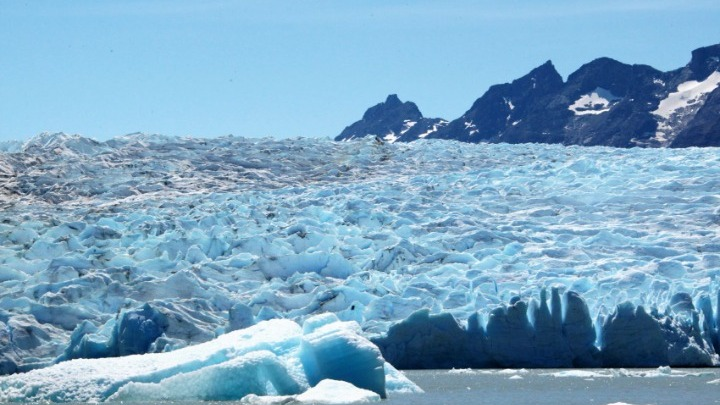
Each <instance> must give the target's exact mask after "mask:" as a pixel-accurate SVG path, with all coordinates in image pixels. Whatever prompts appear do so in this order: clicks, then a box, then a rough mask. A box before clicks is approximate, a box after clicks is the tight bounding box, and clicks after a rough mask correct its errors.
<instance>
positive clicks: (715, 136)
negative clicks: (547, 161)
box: [335, 44, 720, 148]
mask: <svg viewBox="0 0 720 405" xmlns="http://www.w3.org/2000/svg"><path fill="white" fill-rule="evenodd" d="M398 106H404V107H403V108H399V107H398ZM371 110H372V114H368V113H369V112H371ZM410 123H411V125H409V126H408V124H410ZM368 135H374V136H378V137H380V138H381V139H383V140H385V141H388V142H410V141H414V140H417V139H421V138H428V139H452V140H458V141H462V142H471V143H479V142H489V143H498V142H505V143H560V144H565V145H585V146H614V147H626V148H627V147H636V146H639V147H689V146H720V44H717V45H710V46H706V47H702V48H698V49H695V50H693V51H692V53H691V58H690V61H689V62H688V64H687V65H685V66H684V67H681V68H678V69H675V70H671V71H668V72H663V71H660V70H658V69H655V68H653V67H652V66H648V65H643V64H626V63H623V62H620V61H617V60H615V59H612V58H609V57H600V58H597V59H594V60H592V61H590V62H588V63H585V64H583V65H582V66H580V67H579V68H578V69H577V70H576V71H574V72H572V73H571V74H570V75H568V78H567V80H563V78H562V76H561V75H560V74H559V73H558V72H557V70H556V69H555V67H554V66H553V64H552V61H550V60H548V61H546V62H545V63H543V64H541V65H540V66H538V67H536V68H534V69H532V70H531V71H530V72H529V73H528V74H526V75H524V76H522V77H520V78H518V79H516V80H513V81H512V82H510V83H503V84H496V85H492V86H490V88H489V89H488V90H487V91H486V92H485V93H484V94H483V95H481V96H480V97H479V98H477V99H476V100H475V102H473V104H472V106H471V107H470V109H468V110H467V111H466V112H465V113H464V114H463V115H461V116H460V117H459V118H456V119H454V120H450V121H447V120H444V119H442V118H427V117H424V116H422V114H421V113H420V110H419V108H418V107H417V105H416V104H415V103H413V102H410V101H406V102H404V103H403V102H402V101H400V99H399V98H398V97H397V95H395V94H392V95H391V96H388V99H387V100H386V102H385V103H380V104H377V105H375V106H373V107H371V108H370V109H368V111H367V112H366V114H365V115H363V118H362V119H361V120H359V121H357V122H355V123H353V124H351V125H350V126H348V127H346V128H345V129H344V130H343V131H342V132H341V133H340V134H339V135H338V136H337V137H335V140H336V141H344V140H350V139H355V138H359V137H364V136H368Z"/></svg>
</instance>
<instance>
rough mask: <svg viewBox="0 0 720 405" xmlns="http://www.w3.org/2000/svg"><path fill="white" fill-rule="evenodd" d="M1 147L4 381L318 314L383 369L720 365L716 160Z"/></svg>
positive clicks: (584, 153)
mask: <svg viewBox="0 0 720 405" xmlns="http://www.w3.org/2000/svg"><path fill="white" fill-rule="evenodd" d="M3 150H6V152H3V153H0V201H1V204H2V214H1V215H2V218H0V372H2V373H4V374H9V373H15V372H25V371H28V370H32V369H36V368H42V367H46V366H48V365H51V364H55V363H60V364H62V363H64V362H66V361H68V360H71V359H77V358H105V357H112V356H124V355H129V354H140V353H160V352H167V351H174V350H179V349H181V348H183V347H185V346H187V345H190V344H197V343H201V342H207V341H211V340H213V339H215V338H216V337H218V336H221V335H223V334H226V333H228V332H231V331H236V330H240V329H243V328H246V327H248V326H251V325H253V324H255V323H257V322H261V321H263V320H268V319H273V318H289V319H292V320H295V321H298V322H302V321H304V320H305V319H306V318H308V317H310V316H312V315H314V314H318V313H323V312H332V313H335V314H336V315H337V316H338V317H339V318H340V319H342V320H345V321H357V322H358V323H359V324H360V325H361V327H362V330H363V333H364V334H365V336H367V337H370V338H372V340H373V341H374V342H375V343H376V344H377V345H378V346H379V347H380V349H381V350H382V351H383V354H384V355H385V357H386V358H387V359H388V360H390V361H391V362H393V363H394V364H396V365H398V366H400V367H438V366H441V367H453V366H454V367H459V366H466V365H467V366H503V367H504V366H521V365H522V366H547V367H549V366H552V367H563V366H596V365H608V366H615V365H622V366H640V365H653V366H654V365H666V364H669V365H714V364H716V363H717V356H716V354H715V353H716V352H717V349H718V323H719V322H718V312H719V311H718V310H717V306H718V301H717V297H716V294H717V290H718V285H717V281H716V278H717V276H718V274H719V273H720V237H719V233H718V224H719V223H720V210H719V209H718V206H719V205H718V204H719V203H720V197H719V196H718V186H719V183H718V181H719V180H718V179H720V175H719V173H718V172H719V171H720V169H718V167H720V165H719V164H718V163H720V162H719V161H720V155H718V153H717V149H714V148H707V149H695V148H689V149H682V150H673V149H653V150H651V149H647V150H640V149H612V148H604V147H592V148H581V147H562V146H558V145H534V144H525V145H505V144H492V145H487V144H479V145H474V144H463V143H457V142H448V141H438V140H420V141H417V142H413V143H410V144H392V145H391V144H384V143H381V142H377V141H376V140H374V139H362V140H358V141H354V142H332V141H329V140H318V139H289V140H271V139H263V140H258V139H243V138H234V137H223V138H218V139H185V138H170V137H162V136H148V135H140V134H136V135H129V136H124V137H119V138H115V139H113V140H110V141H107V142H96V141H93V140H90V139H87V138H83V137H79V136H69V135H64V134H44V135H41V136H38V137H36V138H34V139H32V140H30V141H28V142H27V143H25V144H22V145H21V144H8V145H4V146H3ZM543 291H545V292H543ZM423 310H427V311H426V312H423ZM418 311H420V312H418ZM401 321H404V322H402V323H399V322H401ZM443 342H452V344H448V343H446V344H444V345H443V344H442V343H443ZM418 353H420V354H422V356H421V358H418V355H417V354H418ZM461 361H464V362H465V363H462V364H460V362H461Z"/></svg>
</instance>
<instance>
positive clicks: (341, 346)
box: [300, 314, 387, 398]
mask: <svg viewBox="0 0 720 405" xmlns="http://www.w3.org/2000/svg"><path fill="white" fill-rule="evenodd" d="M322 317H323V318H321V319H322V320H321V321H320V322H317V323H316V322H312V321H311V322H312V325H311V327H309V328H308V332H309V333H307V334H305V335H304V336H303V339H302V345H301V349H300V359H301V361H302V364H303V367H304V368H305V372H306V373H307V377H308V383H309V384H310V385H315V384H317V383H319V382H320V381H321V380H324V379H328V378H329V379H336V380H343V381H347V382H349V383H352V384H353V385H355V386H356V387H358V388H364V389H367V390H370V391H373V392H375V393H377V394H378V395H380V396H381V397H382V398H385V397H387V391H386V388H385V370H384V363H385V361H384V360H383V357H382V355H381V354H380V350H378V348H377V347H376V346H375V345H373V344H372V343H370V341H368V340H366V339H364V338H361V337H360V336H359V335H358V334H357V333H358V332H359V325H357V323H355V322H335V323H329V324H325V325H322V324H323V323H325V322H327V321H328V320H329V319H330V318H332V317H334V315H332V314H330V315H323V316H322ZM335 320H336V321H337V317H335Z"/></svg>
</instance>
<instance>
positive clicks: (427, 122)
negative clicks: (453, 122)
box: [335, 94, 447, 142]
mask: <svg viewBox="0 0 720 405" xmlns="http://www.w3.org/2000/svg"><path fill="white" fill-rule="evenodd" d="M446 124H447V121H445V120H442V119H439V118H424V117H423V115H422V113H420V110H419V109H418V107H417V105H415V103H412V102H410V101H406V102H404V103H403V102H402V101H400V99H399V98H398V96H397V95H395V94H391V95H389V96H388V97H387V99H386V100H385V102H384V103H380V104H378V105H376V106H374V107H370V108H369V109H368V110H367V111H366V112H365V114H364V115H363V118H362V119H361V120H360V121H357V122H356V123H354V124H352V125H350V126H349V127H347V128H345V129H344V130H343V131H342V133H340V135H338V136H337V137H336V138H335V140H336V141H345V140H351V139H354V138H362V137H365V136H368V135H374V136H377V137H378V138H381V139H384V140H386V141H390V142H395V141H402V142H410V141H414V140H416V139H418V138H424V137H426V136H428V135H429V134H431V133H433V132H436V131H437V130H438V129H439V128H442V127H443V126H445V125H446Z"/></svg>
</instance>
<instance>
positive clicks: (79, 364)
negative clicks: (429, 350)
mask: <svg viewBox="0 0 720 405" xmlns="http://www.w3.org/2000/svg"><path fill="white" fill-rule="evenodd" d="M359 332H360V328H359V326H358V325H357V323H355V322H341V321H339V320H338V318H337V317H336V316H335V315H333V314H324V315H319V316H318V317H314V318H309V319H308V320H307V321H306V322H305V327H304V328H303V327H301V326H300V325H298V324H297V323H295V322H293V321H290V320H280V319H277V320H270V321H264V322H260V323H258V324H257V325H254V326H251V327H248V328H246V329H240V330H237V331H234V332H231V333H227V334H224V335H222V336H220V337H218V338H217V339H214V340H211V341H209V342H206V343H202V344H198V345H194V346H190V347H186V348H182V349H178V350H175V351H173V352H170V353H151V354H144V355H128V356H121V357H115V358H102V359H75V360H68V361H63V362H60V363H58V364H55V365H53V366H51V367H46V368H42V369H39V370H33V371H30V372H27V373H21V374H15V375H10V376H4V377H0V402H17V401H33V402H34V401H52V402H98V401H140V400H142V401H147V400H151V401H173V400H203V401H211V400H212V401H218V400H241V399H243V398H246V397H248V396H271V397H273V396H275V397H277V396H288V397H289V396H292V397H293V398H295V400H297V401H299V402H313V403H314V402H318V401H319V402H323V401H325V402H327V403H329V402H333V401H336V400H337V399H338V398H339V394H340V393H341V392H344V393H345V394H344V395H345V399H346V400H352V401H355V400H357V401H374V400H379V399H380V398H385V397H386V396H387V393H388V391H389V392H419V391H420V389H419V388H418V387H417V386H416V385H415V384H413V383H412V382H411V381H410V380H408V379H407V378H405V377H404V376H403V375H402V374H401V373H399V372H397V370H395V369H394V368H392V366H390V365H386V363H385V361H384V360H383V358H382V356H381V355H380V352H379V350H378V349H377V348H376V347H375V346H374V345H373V344H372V343H370V342H369V341H368V340H367V339H365V338H364V337H362V336H361V335H360V334H359ZM386 370H387V371H386ZM386 374H387V375H388V379H389V380H391V381H392V383H391V384H389V385H386ZM250 399H252V397H249V399H248V400H250Z"/></svg>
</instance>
